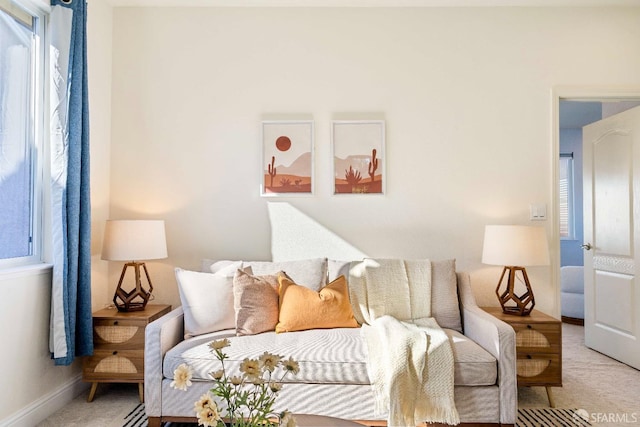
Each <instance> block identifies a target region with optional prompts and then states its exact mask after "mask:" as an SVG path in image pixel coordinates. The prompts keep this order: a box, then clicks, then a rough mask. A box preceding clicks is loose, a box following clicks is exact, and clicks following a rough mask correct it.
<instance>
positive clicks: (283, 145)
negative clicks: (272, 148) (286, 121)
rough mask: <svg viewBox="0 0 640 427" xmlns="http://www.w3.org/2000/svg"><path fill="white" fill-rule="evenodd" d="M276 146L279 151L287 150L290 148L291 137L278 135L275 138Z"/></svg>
mask: <svg viewBox="0 0 640 427" xmlns="http://www.w3.org/2000/svg"><path fill="white" fill-rule="evenodd" d="M276 148H277V149H278V150H280V151H287V150H288V149H289V148H291V139H290V138H289V137H288V136H279V137H278V139H276Z"/></svg>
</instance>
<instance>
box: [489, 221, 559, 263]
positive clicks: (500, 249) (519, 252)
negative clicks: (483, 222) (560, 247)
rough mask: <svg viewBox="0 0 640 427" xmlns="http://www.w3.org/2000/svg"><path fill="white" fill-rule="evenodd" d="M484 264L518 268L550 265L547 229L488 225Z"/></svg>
mask: <svg viewBox="0 0 640 427" xmlns="http://www.w3.org/2000/svg"><path fill="white" fill-rule="evenodd" d="M482 263H483V264H491V265H505V266H514V267H515V266H519V267H526V266H533V265H547V264H549V247H548V245H547V235H546V233H545V229H544V228H542V227H531V226H526V225H487V226H486V228H485V230H484V247H483V249H482Z"/></svg>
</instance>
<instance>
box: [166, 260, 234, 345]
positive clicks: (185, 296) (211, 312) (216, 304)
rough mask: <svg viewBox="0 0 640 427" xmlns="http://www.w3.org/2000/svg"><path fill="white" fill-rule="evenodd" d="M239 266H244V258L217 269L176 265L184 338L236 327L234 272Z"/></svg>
mask: <svg viewBox="0 0 640 427" xmlns="http://www.w3.org/2000/svg"><path fill="white" fill-rule="evenodd" d="M239 268H242V262H241V261H238V262H235V263H233V264H229V265H228V266H226V267H225V268H223V269H220V270H219V271H217V272H216V273H201V272H198V271H189V270H183V269H181V268H176V269H175V272H176V281H177V282H178V292H179V293H180V301H181V302H182V309H183V311H184V337H185V339H186V338H190V337H194V336H196V335H202V334H206V333H209V332H215V331H221V330H223V329H233V328H235V327H236V313H235V310H234V308H233V276H234V274H235V272H236V270H238V269H239Z"/></svg>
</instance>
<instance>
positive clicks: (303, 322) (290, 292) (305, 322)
mask: <svg viewBox="0 0 640 427" xmlns="http://www.w3.org/2000/svg"><path fill="white" fill-rule="evenodd" d="M278 282H279V285H280V287H279V294H280V304H279V306H280V312H279V317H278V324H277V325H276V332H292V331H303V330H307V329H331V328H356V327H358V322H356V319H355V318H354V317H353V311H352V310H351V304H349V291H348V288H347V281H346V279H345V277H344V276H340V277H338V278H337V279H336V280H334V281H333V282H331V283H329V284H328V285H327V286H325V287H324V288H323V289H321V290H320V291H319V292H316V291H314V290H311V289H309V288H307V287H305V286H300V285H298V284H296V283H295V282H293V280H291V279H290V278H289V277H287V275H285V274H280V275H279V276H278Z"/></svg>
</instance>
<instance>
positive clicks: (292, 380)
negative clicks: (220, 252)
mask: <svg viewBox="0 0 640 427" xmlns="http://www.w3.org/2000/svg"><path fill="white" fill-rule="evenodd" d="M318 262H320V263H322V262H324V268H325V270H322V269H321V271H320V274H321V275H323V280H324V283H328V282H329V281H331V280H332V279H333V278H335V277H337V276H338V275H339V274H344V273H345V272H348V265H349V263H346V262H341V261H327V260H326V259H324V260H322V259H320V260H318ZM293 263H295V261H294V262H293ZM210 264H211V263H210V262H205V263H203V266H204V270H207V266H209V265H210ZM244 265H245V266H246V265H252V266H253V273H254V274H266V273H274V272H276V271H278V270H284V271H286V272H287V274H289V275H290V276H291V277H292V278H293V279H294V280H296V281H298V279H297V278H296V275H297V276H300V275H301V274H302V275H304V274H305V273H304V272H302V273H301V272H299V271H294V270H295V268H294V267H295V266H294V267H291V266H289V267H287V266H286V265H285V268H284V269H283V265H282V263H273V265H272V264H271V263H266V262H262V263H244ZM301 265H303V266H304V265H308V263H307V264H304V263H303V264H301ZM433 265H437V266H439V267H437V268H433V269H432V281H433V282H434V284H433V289H432V299H431V302H432V312H433V317H434V318H435V319H436V320H437V321H438V323H439V324H440V325H441V326H442V327H443V329H445V331H446V332H447V334H448V335H449V337H450V342H451V345H452V348H453V353H454V359H455V365H454V370H455V375H454V376H455V387H454V392H455V404H456V408H457V410H458V413H459V415H460V420H461V422H462V423H463V424H483V425H485V424H495V425H504V426H509V425H515V422H516V418H517V382H516V351H515V333H514V331H513V329H512V328H511V327H510V326H508V325H507V324H506V323H504V322H502V321H499V320H497V319H496V318H495V317H493V316H491V315H489V314H488V313H486V312H485V311H483V310H482V309H480V308H479V307H478V306H477V305H476V302H475V298H474V296H473V294H472V291H471V287H470V281H469V276H468V274H465V273H460V272H455V261H453V263H451V262H448V263H447V262H444V263H442V262H440V263H433ZM445 265H449V266H451V265H453V267H452V268H453V272H452V273H451V272H449V273H447V272H446V271H445V270H443V268H444V266H445ZM449 268H451V267H449ZM256 270H257V271H256ZM293 273H295V274H293ZM447 274H448V276H447ZM307 276H308V275H307ZM446 277H450V278H452V279H447V280H448V281H449V282H451V280H452V281H453V286H452V287H448V286H450V284H445V285H446V286H441V285H437V284H436V283H442V282H443V281H444V279H443V278H445V279H446ZM305 280H307V281H308V280H310V279H308V278H306V279H305ZM301 281H302V282H303V283H304V281H303V280H301ZM181 292H182V291H181ZM181 295H182V294H181ZM185 301H186V300H183V305H184V303H185ZM201 303H202V301H201V300H198V304H201ZM221 304H222V303H220V304H219V305H218V307H220V306H221ZM227 304H228V301H227ZM451 304H453V308H454V310H453V312H452V311H451V310H448V311H447V310H446V306H447V305H449V306H451ZM187 306H188V307H189V308H188V310H193V307H190V306H189V305H188V303H187ZM223 323H224V322H223ZM456 329H457V330H456ZM186 335H187V338H185V312H184V308H183V307H178V308H177V309H175V310H173V311H172V312H171V313H169V314H167V315H165V316H163V317H162V318H160V319H158V320H156V321H154V322H152V323H151V324H149V325H148V326H147V328H146V344H145V381H144V390H145V407H146V413H147V416H148V420H149V427H158V426H160V425H162V423H163V422H166V421H183V422H184V421H191V422H195V421H196V418H195V412H194V409H193V408H194V402H195V401H196V400H197V399H198V398H199V397H200V396H201V395H202V394H204V393H205V392H206V391H207V390H209V389H210V388H211V386H212V382H211V381H210V380H209V377H208V372H210V371H211V363H212V360H213V359H214V357H213V355H211V354H210V353H209V349H208V347H207V344H208V343H209V342H211V341H212V340H214V339H218V338H223V337H225V338H229V339H230V341H231V346H230V347H229V348H228V349H227V350H229V351H228V354H229V356H230V359H229V362H228V363H229V365H230V366H231V365H233V363H234V360H235V361H236V363H238V364H239V362H240V361H241V360H242V359H243V358H244V357H257V356H258V355H260V354H262V353H263V352H264V351H270V352H272V353H275V354H281V355H284V356H285V357H289V356H291V357H293V358H294V359H295V360H297V361H298V362H299V363H300V373H299V374H298V375H297V376H295V377H289V378H288V380H287V381H288V383H287V384H285V385H284V387H283V389H282V391H281V392H280V393H279V395H278V398H277V401H276V405H277V407H276V408H275V409H276V410H284V409H288V410H289V411H291V412H293V413H294V414H295V413H298V414H312V415H324V416H330V417H336V418H341V419H346V420H356V421H359V422H362V423H363V424H365V425H384V420H386V414H382V415H376V414H375V413H374V400H373V394H372V391H371V386H370V383H369V378H368V376H367V369H366V360H367V347H366V344H365V342H364V340H363V338H362V337H361V336H360V333H359V328H333V329H315V330H306V331H297V332H286V333H280V334H276V333H275V332H274V331H268V332H263V333H259V334H256V335H245V336H236V329H235V328H233V327H231V328H226V329H222V330H217V331H214V332H209V333H203V334H200V335H196V336H193V337H190V336H189V335H190V334H189V333H187V334H186ZM381 351H384V350H383V349H381ZM181 363H188V364H189V365H190V366H192V367H193V368H194V379H193V385H192V386H191V387H190V388H189V389H188V390H187V391H186V392H184V391H181V390H175V389H173V388H171V387H170V383H171V381H172V376H173V371H174V369H175V368H176V367H177V366H178V365H179V364H181ZM225 363H227V362H225Z"/></svg>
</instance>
